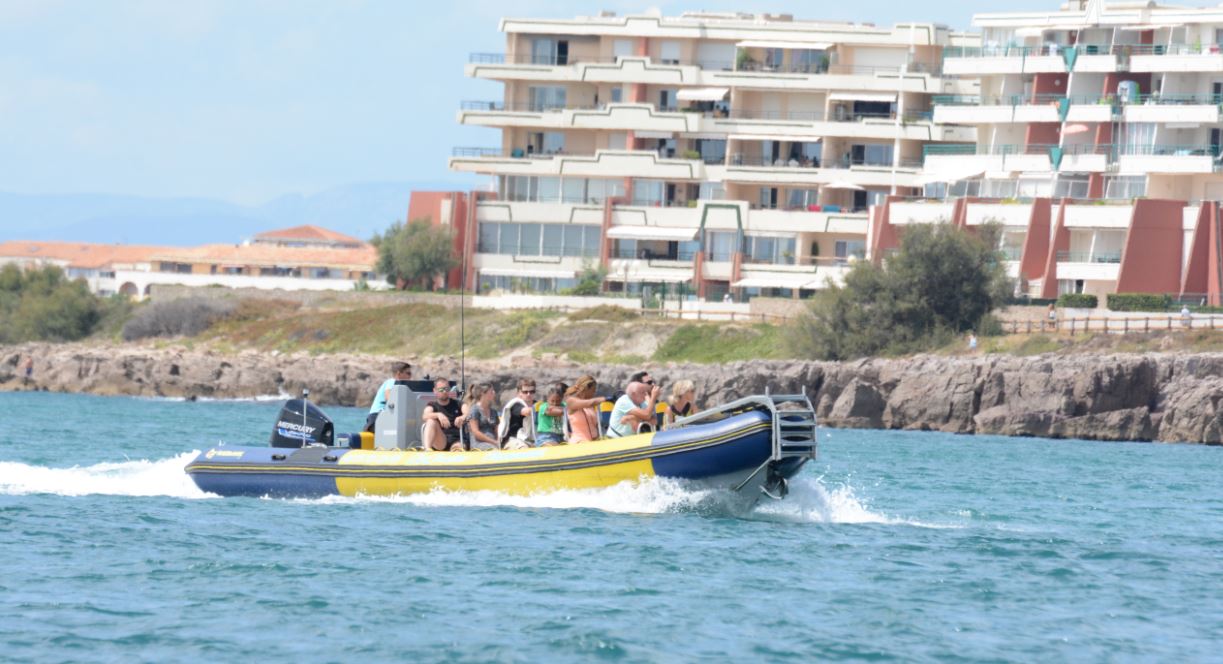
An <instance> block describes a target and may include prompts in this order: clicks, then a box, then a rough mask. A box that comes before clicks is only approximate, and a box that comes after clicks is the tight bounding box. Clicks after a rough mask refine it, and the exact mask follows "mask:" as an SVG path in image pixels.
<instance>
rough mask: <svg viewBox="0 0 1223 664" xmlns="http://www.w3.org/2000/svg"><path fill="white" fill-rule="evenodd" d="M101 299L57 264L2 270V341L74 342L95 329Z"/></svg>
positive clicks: (0, 323) (0, 290)
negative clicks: (70, 278)
mask: <svg viewBox="0 0 1223 664" xmlns="http://www.w3.org/2000/svg"><path fill="white" fill-rule="evenodd" d="M99 309H100V305H99V300H98V298H97V297H95V296H94V295H93V294H92V293H90V292H89V287H88V286H87V285H86V284H85V282H84V281H83V280H80V279H76V280H71V281H70V280H69V279H68V278H67V277H66V276H65V275H64V272H63V270H61V269H60V268H58V267H55V266H49V267H45V268H38V269H30V270H26V271H24V272H23V271H22V270H20V269H19V268H18V267H17V266H15V265H11V264H10V265H6V266H4V268H3V269H0V343H16V342H21V341H75V340H77V339H81V338H83V337H86V336H88V335H89V334H90V333H92V332H93V330H94V327H95V326H96V325H97V323H98V320H99V318H100V311H99Z"/></svg>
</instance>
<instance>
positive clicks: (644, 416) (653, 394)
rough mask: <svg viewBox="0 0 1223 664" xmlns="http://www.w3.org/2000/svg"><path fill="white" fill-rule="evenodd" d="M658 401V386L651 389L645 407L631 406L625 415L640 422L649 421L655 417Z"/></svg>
mask: <svg viewBox="0 0 1223 664" xmlns="http://www.w3.org/2000/svg"><path fill="white" fill-rule="evenodd" d="M657 403H658V387H657V386H655V387H654V389H652V390H650V398H649V399H648V400H646V406H645V408H631V409H629V411H628V412H627V413H625V414H624V416H625V417H631V418H633V419H635V420H637V421H638V422H649V421H651V420H653V419H654V406H655V404H657Z"/></svg>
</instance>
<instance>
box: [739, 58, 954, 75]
mask: <svg viewBox="0 0 1223 664" xmlns="http://www.w3.org/2000/svg"><path fill="white" fill-rule="evenodd" d="M905 69H906V68H905V67H901V66H900V65H888V66H872V65H842V64H835V63H833V64H828V65H824V64H819V63H817V64H807V63H785V64H771V63H765V62H757V61H754V60H748V61H746V62H740V63H739V67H738V68H737V69H736V71H742V72H764V73H782V74H829V75H833V76H877V75H880V74H898V73H900V72H901V71H902V70H905ZM942 70H943V69H942V65H941V64H937V63H930V62H914V63H910V64H909V65H908V67H907V71H908V73H910V74H931V75H938V74H940V73H942Z"/></svg>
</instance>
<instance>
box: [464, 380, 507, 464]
mask: <svg viewBox="0 0 1223 664" xmlns="http://www.w3.org/2000/svg"><path fill="white" fill-rule="evenodd" d="M495 396H496V392H495V391H494V390H493V386H492V385H485V384H481V385H476V386H474V387H472V388H471V400H472V403H471V411H470V413H469V414H468V418H467V433H468V435H469V436H470V441H471V449H472V450H473V451H483V450H499V449H501V445H499V444H497V425H499V424H500V423H501V414H500V413H498V412H497V409H496V408H494V407H493V397H495Z"/></svg>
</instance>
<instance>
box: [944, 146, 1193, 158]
mask: <svg viewBox="0 0 1223 664" xmlns="http://www.w3.org/2000/svg"><path fill="white" fill-rule="evenodd" d="M1114 147H1115V146H1114V145H1112V144H1105V145H1094V144H1091V143H1076V144H1070V145H1060V146H1059V145H1056V144H1051V143H1032V144H1030V145H1016V144H1005V145H972V144H967V143H953V144H943V145H938V144H932V145H926V146H925V147H923V148H922V154H923V155H924V156H926V157H930V156H934V155H977V156H1006V155H1018V154H1048V153H1049V152H1050V151H1052V150H1054V149H1057V148H1060V149H1061V150H1062V154H1063V155H1083V154H1102V155H1112V154H1114V149H1113V148H1114ZM1199 147H1200V146H1199Z"/></svg>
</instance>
